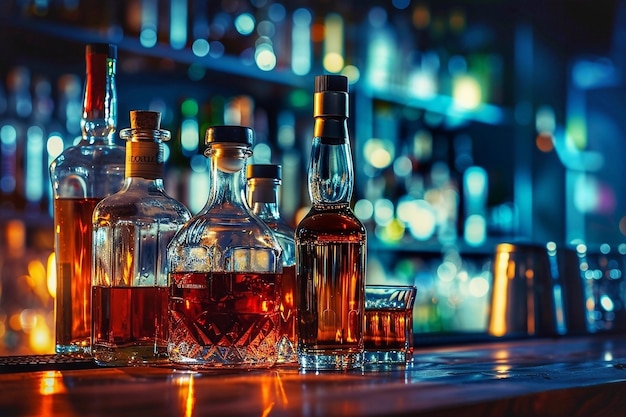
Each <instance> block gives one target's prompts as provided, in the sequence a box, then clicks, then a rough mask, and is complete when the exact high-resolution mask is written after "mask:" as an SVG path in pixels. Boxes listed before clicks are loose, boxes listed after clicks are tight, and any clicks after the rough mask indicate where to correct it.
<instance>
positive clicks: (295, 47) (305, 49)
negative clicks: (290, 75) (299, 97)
mask: <svg viewBox="0 0 626 417" xmlns="http://www.w3.org/2000/svg"><path fill="white" fill-rule="evenodd" d="M291 38H292V47H291V48H292V49H291V70H292V71H293V72H294V74H296V75H306V74H308V73H309V71H310V70H311V13H310V12H309V11H308V10H307V9H297V10H296V11H294V12H293V28H292V32H291Z"/></svg>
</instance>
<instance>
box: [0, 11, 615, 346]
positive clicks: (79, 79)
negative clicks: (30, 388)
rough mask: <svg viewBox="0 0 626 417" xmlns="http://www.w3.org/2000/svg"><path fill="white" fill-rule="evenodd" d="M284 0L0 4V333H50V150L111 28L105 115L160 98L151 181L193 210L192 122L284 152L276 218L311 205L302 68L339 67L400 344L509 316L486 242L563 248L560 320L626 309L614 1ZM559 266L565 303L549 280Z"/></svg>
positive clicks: (72, 119)
mask: <svg viewBox="0 0 626 417" xmlns="http://www.w3.org/2000/svg"><path fill="white" fill-rule="evenodd" d="M296 3H297V4H294V3H293V2H287V1H279V0H241V1H232V2H231V1H214V2H212V1H210V2H207V1H180V0H158V1H157V0H148V1H109V2H101V1H98V0H75V1H18V0H7V1H3V2H0V27H2V36H3V42H0V56H2V57H3V60H2V62H1V63H0V228H1V229H2V231H3V234H2V239H1V240H0V268H1V269H0V271H2V272H1V274H2V275H1V276H0V285H1V287H0V353H16V352H23V353H26V352H42V351H50V347H51V346H53V347H54V343H55V342H54V341H53V342H50V339H49V337H48V336H50V335H54V334H55V321H54V319H52V314H53V313H52V309H53V307H52V305H54V304H55V302H56V304H57V305H59V304H61V305H62V304H64V303H65V301H64V300H66V298H67V297H69V295H68V292H69V290H71V289H72V288H70V287H68V286H67V285H63V283H64V282H66V281H67V280H68V278H67V274H66V273H62V272H63V271H62V270H63V269H64V268H65V266H64V265H65V264H67V262H66V261H67V260H64V259H60V258H56V260H55V257H54V256H52V257H50V258H49V256H50V255H52V254H53V252H54V244H53V242H54V237H55V236H56V235H55V232H59V233H64V231H61V230H56V229H55V224H54V220H53V214H54V200H55V194H54V188H53V187H52V185H51V182H50V178H49V174H48V167H49V166H50V164H51V163H52V162H53V161H54V160H55V159H56V158H57V157H59V155H60V154H61V153H62V152H63V151H64V150H65V149H69V148H71V147H72V146H75V145H76V144H78V143H79V142H80V140H81V116H82V109H81V107H82V104H83V103H82V102H81V92H82V90H81V84H83V83H84V82H85V81H86V79H85V78H86V77H85V75H86V74H85V60H84V58H85V55H84V53H85V41H86V40H88V41H89V42H94V43H101V44H107V45H108V44H113V45H117V53H118V58H119V59H118V60H117V61H116V62H115V66H114V69H115V70H116V73H115V83H116V85H117V87H118V89H117V90H118V91H117V106H118V107H119V109H118V110H119V120H118V122H119V123H122V124H123V125H129V119H128V117H129V113H130V111H131V110H133V109H147V110H151V111H158V112H160V113H161V115H162V121H161V122H162V126H163V128H164V129H166V130H169V131H170V132H171V133H172V139H171V141H169V142H168V143H166V144H165V146H164V153H163V157H164V162H165V164H166V167H165V172H164V183H165V191H166V192H167V194H168V195H170V196H172V197H173V198H175V199H176V200H178V201H180V202H181V203H183V204H184V205H185V206H187V207H188V208H189V210H190V212H191V213H192V214H198V213H200V212H201V211H202V209H203V207H204V205H205V203H206V201H207V199H208V196H209V191H210V187H211V185H210V184H211V181H212V178H211V172H212V169H213V168H212V167H211V166H210V163H209V161H208V160H207V158H205V156H204V155H203V152H204V144H203V138H204V133H205V132H206V129H207V128H208V127H209V126H218V125H237V126H249V127H250V128H252V129H254V131H255V133H256V140H255V143H254V144H253V151H254V153H253V155H252V156H251V158H250V160H249V162H250V163H255V164H280V165H281V166H282V170H283V172H282V174H283V175H282V176H283V179H282V184H281V187H282V193H281V195H280V202H279V204H280V207H281V217H282V218H283V220H285V222H287V223H288V225H289V226H290V227H292V228H294V229H295V227H296V226H297V225H298V223H299V222H300V220H301V219H302V218H303V217H304V216H305V215H306V213H308V211H309V210H310V208H311V201H310V198H309V196H308V190H307V178H306V172H307V163H308V160H309V156H310V152H311V146H312V144H311V140H310V138H311V136H312V133H313V131H314V121H313V120H312V118H311V117H310V116H311V109H312V108H313V96H312V94H310V86H311V85H312V84H313V82H314V77H315V75H317V74H331V75H343V76H346V77H347V78H348V83H349V91H350V92H349V96H350V103H351V106H350V107H351V109H350V115H349V116H350V117H349V118H348V127H349V130H350V133H351V136H352V138H351V140H352V149H351V151H352V162H353V168H354V189H353V196H352V199H351V201H350V205H351V207H353V208H354V213H355V215H356V217H357V218H358V219H359V221H360V222H361V223H362V224H363V225H364V226H365V229H366V230H367V236H368V244H367V271H368V274H367V284H396V285H414V286H416V287H417V289H418V292H417V295H416V300H415V304H414V322H413V330H414V335H415V342H416V345H419V344H433V343H448V342H449V341H455V340H462V341H471V340H484V338H488V339H489V340H491V339H492V338H495V339H499V338H501V337H506V336H507V335H508V334H509V333H507V332H506V331H504V332H503V330H502V329H500V330H499V332H500V333H501V334H502V335H503V336H495V335H494V334H493V333H492V332H490V330H489V327H490V324H489V323H490V320H491V317H492V314H491V313H492V312H493V311H492V295H493V292H494V291H495V288H496V286H497V285H498V280H499V279H502V278H499V277H498V276H496V274H497V273H498V271H499V269H498V265H497V263H494V262H495V258H496V255H497V253H496V248H497V247H498V245H499V244H501V243H505V244H511V245H530V246H533V247H538V248H542V250H543V248H546V249H547V250H548V252H549V260H548V262H549V264H550V265H552V263H554V262H556V263H557V264H559V265H561V264H562V263H564V264H567V267H566V269H565V270H563V271H562V272H559V284H560V286H556V287H553V288H552V291H553V295H554V296H555V298H554V299H555V300H558V299H559V298H558V296H557V294H558V293H559V291H561V292H562V294H564V295H563V296H562V297H561V299H562V303H558V305H562V309H563V312H564V314H563V318H564V319H563V320H562V321H560V322H559V321H556V322H555V323H556V324H557V326H556V327H554V329H555V330H554V331H555V334H556V335H557V336H562V335H569V334H570V333H571V332H578V331H579V330H578V329H584V330H583V331H584V332H590V333H600V332H615V331H622V329H624V328H626V323H625V321H626V318H624V311H625V309H624V300H625V299H626V296H625V295H624V285H623V279H624V278H623V276H624V273H625V272H626V267H625V266H624V265H626V263H625V262H624V256H625V255H624V254H625V253H626V251H625V250H624V249H623V245H624V244H625V242H626V238H625V236H626V218H625V217H624V213H626V198H624V196H623V193H622V192H621V190H623V189H624V188H625V186H626V184H624V178H626V175H624V174H625V173H624V169H625V166H626V165H624V164H623V161H622V159H623V158H621V157H620V156H621V155H626V141H624V140H622V139H623V137H624V132H626V120H625V119H624V117H623V114H622V113H623V111H622V109H623V107H624V106H623V103H624V97H626V94H624V86H625V84H624V82H623V80H624V79H626V74H625V65H626V63H625V61H624V59H623V57H624V56H625V54H624V49H625V47H624V42H623V41H622V39H623V38H624V37H623V36H622V28H623V27H625V25H626V2H624V1H622V0H619V1H606V2H584V1H574V2H550V4H549V5H547V4H546V2H544V1H541V0H528V1H523V2H522V1H519V0H512V1H507V0H502V1H490V2H480V3H479V4H474V3H472V4H471V5H470V4H469V3H468V2H467V1H462V0H450V1H445V2H441V1H435V0H424V1H408V0H394V1H389V2H378V1H373V0H363V1H356V0H346V1H343V0H340V1H335V2H319V1H311V0H304V1H300V2H296ZM529 10H531V11H533V10H534V11H537V10H540V11H541V13H528V11H529ZM502 22H506V24H503V23H502ZM555 22H558V24H554V23H555ZM110 139H111V140H112V141H113V142H114V144H115V146H121V144H122V142H123V141H122V140H121V138H119V135H115V134H114V135H112V137H111V138H110ZM119 176H120V182H121V177H122V171H119ZM100 197H102V196H98V198H100ZM86 215H87V217H89V216H88V214H86ZM16 222H17V223H16ZM16 224H17V225H19V224H21V225H23V230H24V236H23V239H18V237H19V235H20V232H17V231H16V230H19V229H20V227H16ZM75 229H76V230H77V231H79V230H80V228H79V227H76V228H75ZM5 236H7V238H5ZM79 237H80V236H78V235H77V236H76V238H79ZM16 239H17V240H16ZM11 240H13V241H11ZM60 240H61V241H66V239H65V238H61V239H60ZM22 241H23V242H24V246H23V251H24V252H23V253H25V254H26V255H24V256H23V257H22V259H20V256H21V255H20V256H16V255H15V254H16V253H18V252H16V249H15V248H16V247H18V246H20V245H21V243H20V242H22ZM550 242H552V243H553V244H554V245H556V248H557V249H555V251H556V255H554V256H553V255H550V253H552V252H553V251H552V249H549V248H548V244H550ZM13 245H15V246H13ZM20 253H21V252H20ZM57 256H58V255H57ZM564 258H567V259H568V260H567V262H565V260H564ZM26 259H29V260H30V261H33V263H32V264H30V263H27V264H26V265H27V266H26V267H13V266H11V265H14V262H17V261H25V260H26ZM30 261H29V262H30ZM71 261H72V262H76V263H75V266H76V267H77V268H78V267H79V266H80V259H79V258H77V259H76V260H75V259H72V260H71ZM498 262H499V261H498ZM28 265H31V267H30V268H29V267H28ZM35 265H36V266H35ZM41 266H43V268H44V270H45V274H42V269H41ZM516 266H519V262H518V263H516ZM57 268H59V272H57ZM551 268H552V266H551ZM551 271H552V269H551ZM44 276H45V282H46V285H45V288H46V290H45V291H43V288H44V286H42V285H43V282H44V279H43V277H44ZM536 282H538V281H536ZM57 285H58V287H59V289H58V290H57ZM576 286H580V287H581V288H582V295H580V294H579V295H578V296H579V297H582V298H583V304H584V305H583V307H582V311H583V312H584V317H582V318H581V317H578V316H577V315H576V314H575V313H574V311H575V310H576V309H577V308H578V307H571V306H573V305H574V304H576V305H578V302H577V301H574V300H568V298H567V297H568V295H567V294H571V293H570V292H567V293H566V292H565V289H566V288H569V289H571V288H574V287H576ZM73 290H74V291H75V292H77V291H78V288H74V289H73ZM83 290H84V289H83ZM555 291H556V292H555ZM504 293H505V292H503V294H504ZM10 294H12V295H10ZM81 297H82V299H83V300H86V297H87V296H86V295H85V292H84V291H83V295H82V296H79V295H74V296H72V299H73V300H74V301H76V300H79V299H81ZM512 302H513V301H512ZM510 305H512V304H510ZM568 306H570V307H568ZM499 308H502V306H500V307H499ZM66 310H67V311H66V314H69V311H70V310H69V309H66ZM83 312H85V314H87V313H86V310H83ZM81 314H82V313H80V312H79V311H76V312H75V313H74V312H72V313H71V315H73V316H75V317H78V318H77V321H78V322H80V323H78V322H77V323H76V324H75V327H76V328H77V329H79V328H80V327H83V328H82V330H83V333H85V332H84V330H85V328H86V327H87V324H86V323H87V322H86V321H85V317H83V316H84V315H81ZM518 314H521V313H518ZM572 314H573V316H572ZM81 317H82V318H81ZM568 317H573V318H572V319H570V321H569V323H568V322H567V320H566V319H567V318H568ZM58 322H59V323H65V327H63V326H57V327H58V331H59V332H63V333H67V332H68V331H69V328H68V326H69V325H68V324H67V323H68V322H67V321H63V320H58ZM510 323H512V322H510ZM35 329H36V331H35ZM539 333H541V332H535V333H532V334H528V332H526V333H525V334H526V335H527V336H524V337H540V336H539ZM50 337H52V338H53V339H54V337H53V336H50ZM64 346H67V345H65V342H61V343H60V344H59V350H64V349H66V348H65V347H64ZM52 350H53V351H54V349H52ZM69 350H75V347H70V348H69Z"/></svg>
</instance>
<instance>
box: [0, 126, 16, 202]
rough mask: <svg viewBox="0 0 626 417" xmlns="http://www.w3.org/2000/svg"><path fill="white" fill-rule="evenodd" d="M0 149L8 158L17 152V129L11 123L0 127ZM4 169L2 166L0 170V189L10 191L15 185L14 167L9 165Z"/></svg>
mask: <svg viewBox="0 0 626 417" xmlns="http://www.w3.org/2000/svg"><path fill="white" fill-rule="evenodd" d="M0 151H2V156H3V157H5V158H10V155H14V154H15V153H16V152H17V130H16V129H15V127H14V126H13V125H10V124H7V125H4V126H2V128H0ZM5 169H6V168H5V167H3V169H2V172H0V190H2V191H3V192H5V193H11V192H13V190H15V186H16V178H15V168H14V167H12V166H10V165H9V168H8V169H6V170H5Z"/></svg>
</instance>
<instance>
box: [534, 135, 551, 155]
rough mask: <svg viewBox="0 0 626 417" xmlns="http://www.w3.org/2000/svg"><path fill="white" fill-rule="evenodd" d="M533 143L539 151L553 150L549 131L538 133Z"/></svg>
mask: <svg viewBox="0 0 626 417" xmlns="http://www.w3.org/2000/svg"><path fill="white" fill-rule="evenodd" d="M535 145H536V146H537V149H539V150H540V151H541V152H552V150H554V142H553V141H552V135H550V134H549V133H539V134H538V135H537V138H536V139H535Z"/></svg>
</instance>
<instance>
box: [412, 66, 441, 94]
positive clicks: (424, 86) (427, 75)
mask: <svg viewBox="0 0 626 417" xmlns="http://www.w3.org/2000/svg"><path fill="white" fill-rule="evenodd" d="M409 84H410V86H411V93H412V94H413V95H414V96H415V97H418V98H423V99H429V98H432V97H434V96H435V95H436V94H437V78H436V74H435V73H433V72H431V71H424V70H421V69H416V70H415V71H413V73H412V74H411V76H410V81H409Z"/></svg>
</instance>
